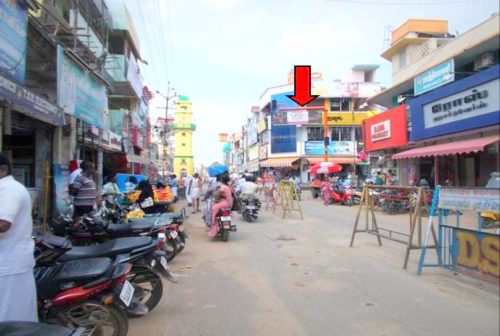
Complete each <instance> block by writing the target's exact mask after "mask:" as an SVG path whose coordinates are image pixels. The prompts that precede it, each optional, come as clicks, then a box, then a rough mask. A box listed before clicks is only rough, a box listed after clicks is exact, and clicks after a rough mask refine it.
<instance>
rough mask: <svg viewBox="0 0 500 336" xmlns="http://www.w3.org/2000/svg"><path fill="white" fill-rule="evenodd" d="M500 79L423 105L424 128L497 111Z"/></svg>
mask: <svg viewBox="0 0 500 336" xmlns="http://www.w3.org/2000/svg"><path fill="white" fill-rule="evenodd" d="M498 92H500V80H499V79H495V80H492V81H490V82H487V83H484V84H481V85H478V86H476V87H473V88H470V89H468V90H464V91H461V92H458V93H456V94H453V95H450V96H447V97H444V98H442V99H439V100H436V101H433V102H431V103H429V104H425V105H424V106H423V110H424V125H425V128H432V127H436V126H440V125H445V124H448V123H451V122H455V121H460V120H464V119H469V118H476V117H479V116H481V115H484V114H488V113H492V112H495V111H498V108H499V106H500V104H499V99H500V98H499V97H500V96H499V95H498Z"/></svg>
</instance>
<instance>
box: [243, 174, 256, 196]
mask: <svg viewBox="0 0 500 336" xmlns="http://www.w3.org/2000/svg"><path fill="white" fill-rule="evenodd" d="M258 190H259V186H258V185H257V184H256V183H255V177H254V176H253V175H246V176H245V182H244V183H242V185H241V197H240V198H241V200H242V201H244V200H247V199H249V198H257V191H258Z"/></svg>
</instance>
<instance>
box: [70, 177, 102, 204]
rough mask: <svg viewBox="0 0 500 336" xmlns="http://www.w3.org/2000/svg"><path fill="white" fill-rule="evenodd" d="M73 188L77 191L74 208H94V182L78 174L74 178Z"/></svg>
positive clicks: (95, 191) (95, 192)
mask: <svg viewBox="0 0 500 336" xmlns="http://www.w3.org/2000/svg"><path fill="white" fill-rule="evenodd" d="M73 187H74V188H75V189H78V193H77V195H76V196H75V199H74V204H75V206H94V204H95V198H96V195H97V190H96V186H95V182H94V180H92V179H91V178H89V177H87V176H85V175H83V174H80V175H79V176H78V177H77V178H76V180H75V183H73Z"/></svg>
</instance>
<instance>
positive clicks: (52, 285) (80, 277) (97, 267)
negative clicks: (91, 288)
mask: <svg viewBox="0 0 500 336" xmlns="http://www.w3.org/2000/svg"><path fill="white" fill-rule="evenodd" d="M112 265H113V261H112V260H111V259H110V258H88V259H81V260H72V261H67V262H65V263H63V264H57V265H53V266H47V267H36V268H35V269H34V275H35V281H36V285H37V286H36V287H37V291H38V297H39V298H40V299H50V298H53V297H54V296H56V295H57V294H58V293H60V292H62V291H63V290H62V289H61V285H62V284H69V283H73V287H72V288H74V287H80V286H83V285H84V284H87V283H89V282H92V281H95V280H98V279H99V278H101V277H103V276H104V275H105V274H106V272H108V271H110V270H111V269H112ZM68 289H70V288H68Z"/></svg>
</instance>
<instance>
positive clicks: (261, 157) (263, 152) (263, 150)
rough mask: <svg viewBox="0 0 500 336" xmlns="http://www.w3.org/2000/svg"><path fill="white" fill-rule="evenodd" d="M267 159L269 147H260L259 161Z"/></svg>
mask: <svg viewBox="0 0 500 336" xmlns="http://www.w3.org/2000/svg"><path fill="white" fill-rule="evenodd" d="M265 159H267V145H263V146H260V147H259V160H265Z"/></svg>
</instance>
